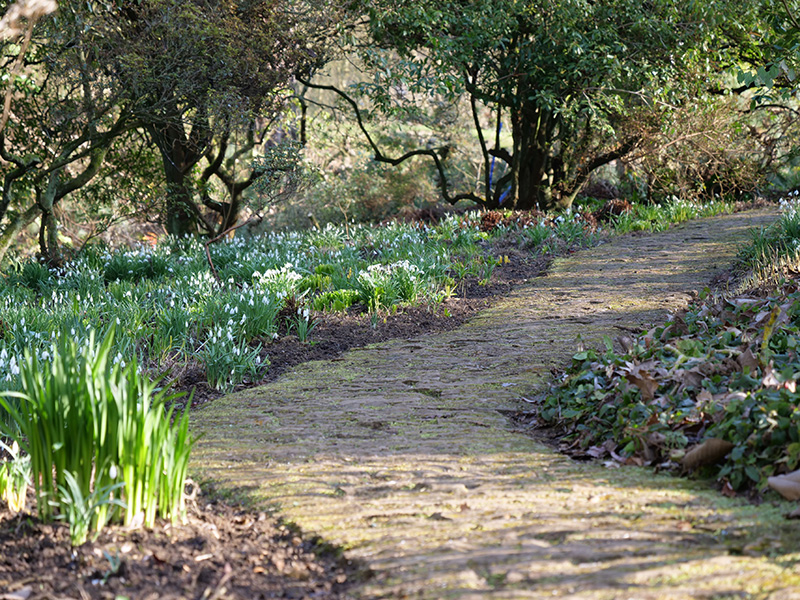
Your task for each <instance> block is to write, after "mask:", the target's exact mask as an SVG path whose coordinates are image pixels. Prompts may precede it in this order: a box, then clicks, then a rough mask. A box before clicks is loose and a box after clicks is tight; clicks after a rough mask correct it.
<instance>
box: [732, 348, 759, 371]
mask: <svg viewBox="0 0 800 600" xmlns="http://www.w3.org/2000/svg"><path fill="white" fill-rule="evenodd" d="M736 362H738V363H739V364H740V365H741V367H742V370H744V369H750V371H751V372H754V371H755V370H756V369H757V368H758V359H757V358H756V356H755V354H753V351H752V350H750V347H749V346H748V347H747V349H746V350H745V351H744V352H742V353H741V354H739V356H737V357H736Z"/></svg>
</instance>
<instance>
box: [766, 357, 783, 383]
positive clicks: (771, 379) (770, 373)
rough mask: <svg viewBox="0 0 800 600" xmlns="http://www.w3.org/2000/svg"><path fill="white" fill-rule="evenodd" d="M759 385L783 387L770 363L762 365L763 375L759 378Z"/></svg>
mask: <svg viewBox="0 0 800 600" xmlns="http://www.w3.org/2000/svg"><path fill="white" fill-rule="evenodd" d="M761 385H763V386H764V387H768V388H780V387H783V382H782V381H779V380H778V378H777V377H776V376H775V371H774V370H773V368H772V363H770V364H768V365H767V366H766V367H764V377H762V378H761Z"/></svg>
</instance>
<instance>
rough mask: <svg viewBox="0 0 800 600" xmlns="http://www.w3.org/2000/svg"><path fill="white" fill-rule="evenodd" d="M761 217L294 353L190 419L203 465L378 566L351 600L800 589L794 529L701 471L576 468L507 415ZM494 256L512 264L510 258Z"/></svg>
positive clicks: (783, 594)
mask: <svg viewBox="0 0 800 600" xmlns="http://www.w3.org/2000/svg"><path fill="white" fill-rule="evenodd" d="M771 218H774V211H772V212H770V211H768V210H766V211H765V210H761V211H754V212H745V213H738V214H734V215H729V216H722V217H715V218H711V219H705V220H701V221H694V222H691V223H688V224H685V225H683V226H680V227H675V228H673V229H671V230H670V231H668V232H665V233H660V234H657V235H640V236H626V237H622V238H618V239H615V240H613V241H611V242H610V243H607V244H603V245H601V246H598V247H595V248H592V249H589V250H585V251H581V252H579V253H576V254H574V255H572V256H569V257H566V258H562V259H558V260H556V261H555V263H554V265H553V266H552V269H551V270H550V272H549V274H548V275H547V276H546V277H541V278H537V279H535V280H531V281H530V282H529V283H528V284H527V285H525V286H522V287H520V288H518V289H517V290H516V291H514V292H513V293H512V294H511V295H509V296H508V297H506V298H504V299H502V300H500V301H499V302H497V303H496V304H494V305H493V306H492V307H491V308H489V309H487V310H485V311H483V312H482V313H480V314H479V315H478V316H477V317H476V318H474V319H472V320H471V321H470V322H469V323H468V324H466V325H465V326H463V327H460V328H458V329H456V330H454V331H451V332H446V333H441V334H436V335H423V336H419V337H416V338H414V339H408V340H398V341H394V342H389V343H383V344H379V345H375V346H370V347H367V348H364V349H359V350H355V351H351V352H349V353H347V354H345V355H344V356H343V357H342V358H341V359H338V360H334V361H324V362H312V363H306V364H303V365H300V366H298V367H296V368H294V369H293V370H292V371H290V372H288V373H287V374H285V375H284V376H283V377H281V378H280V379H278V380H276V381H274V382H272V383H270V384H268V385H265V386H262V387H259V388H255V389H250V390H247V391H244V392H242V393H238V394H234V395H230V396H227V397H225V398H222V399H220V400H217V401H215V402H213V403H211V404H210V405H209V406H207V407H205V408H203V409H202V410H199V411H197V412H196V413H195V414H193V415H192V427H193V430H194V432H195V433H200V432H202V433H203V434H204V437H203V438H202V439H201V441H200V442H199V443H198V444H197V446H196V447H195V451H194V455H193V459H192V460H193V465H192V467H193V470H194V473H195V474H196V475H199V476H200V477H201V478H204V479H210V480H212V481H214V483H215V485H216V486H217V487H219V488H221V489H223V490H225V489H227V490H231V492H232V493H235V494H238V495H240V496H241V497H244V498H247V499H248V500H249V501H251V502H252V503H254V504H255V505H256V506H259V507H262V508H274V509H275V510H276V511H277V513H278V514H279V515H281V516H283V517H284V518H286V519H287V520H289V521H292V522H294V523H295V524H297V525H298V526H299V527H301V528H302V530H303V531H305V532H307V533H315V534H319V535H320V536H322V538H324V539H325V540H327V541H329V542H332V543H333V544H337V545H340V546H341V547H342V548H343V549H344V551H345V555H346V556H347V557H349V558H352V559H357V560H358V561H360V562H361V563H362V564H364V565H365V566H366V567H367V568H368V569H369V570H370V571H372V572H373V576H372V577H369V578H366V577H365V578H364V581H363V582H361V583H359V584H358V585H357V586H355V588H354V589H353V591H352V594H353V596H354V597H356V598H407V597H408V598H428V599H443V598H459V599H492V600H493V599H500V598H503V599H506V598H515V599H516V598H520V599H523V598H552V597H560V598H575V599H578V598H580V599H605V598H609V599H610V598H614V599H616V598H620V599H622V598H625V599H628V598H630V599H633V598H636V599H645V598H648V599H649V598H653V599H655V598H670V599H679V598H719V599H721V598H769V599H770V600H779V599H789V598H798V599H800V566H798V565H797V564H796V562H797V561H798V560H800V542H798V540H800V525H798V522H797V521H785V520H783V519H782V517H781V514H782V513H785V512H788V511H789V510H790V509H791V508H792V507H791V506H789V505H786V504H784V505H775V506H773V505H768V504H764V505H761V506H760V507H754V506H750V505H747V504H746V503H744V502H741V501H736V500H729V499H726V498H723V497H722V496H721V495H719V494H718V493H717V492H715V491H713V490H711V489H710V488H709V487H708V486H707V485H705V484H703V483H701V482H692V481H687V480H682V479H678V478H675V477H670V476H662V475H654V474H653V473H652V472H651V471H649V470H645V469H638V468H634V467H627V468H620V469H609V468H605V467H603V466H602V465H599V464H592V463H577V462H574V461H571V460H570V459H568V458H566V457H564V456H562V455H560V454H558V453H557V452H555V451H554V450H552V449H551V448H549V447H547V446H545V445H543V444H541V443H539V442H537V441H536V440H535V439H533V438H531V437H529V436H528V435H525V434H522V433H521V432H519V431H515V430H514V428H513V426H512V425H511V424H510V422H509V420H508V419H507V417H506V416H505V415H506V414H508V413H509V412H513V411H517V410H519V409H520V408H521V405H522V406H524V404H525V403H523V402H521V400H520V397H522V396H524V397H531V396H534V395H536V394H537V392H538V391H540V390H542V389H544V386H545V385H546V383H547V380H548V376H549V374H550V369H551V368H552V367H561V366H563V365H565V364H567V363H568V361H569V360H570V357H571V356H572V354H574V352H575V351H576V339H577V338H578V336H580V338H581V339H582V340H583V343H584V344H585V345H587V346H597V345H600V346H601V345H602V343H601V341H600V340H601V339H602V336H603V335H609V336H611V338H612V339H613V338H616V337H617V336H618V335H620V333H622V331H625V330H626V328H637V327H640V326H646V325H649V324H654V323H658V322H662V321H663V320H664V318H665V317H666V315H667V313H668V311H674V310H676V309H679V308H681V307H683V306H685V305H686V304H687V302H688V301H689V300H690V295H689V292H690V291H691V290H693V289H694V290H699V289H702V288H703V287H704V286H706V285H707V284H708V283H710V282H711V281H712V279H713V278H714V276H715V275H718V274H720V273H722V272H723V271H724V269H725V267H726V266H727V265H728V264H729V263H730V261H731V259H732V258H733V255H734V253H735V247H736V244H737V243H738V242H743V241H745V240H746V239H747V238H748V235H747V230H748V229H749V228H751V227H759V226H763V225H765V224H766V223H768V222H769V220H770V219H771ZM498 268H501V267H498Z"/></svg>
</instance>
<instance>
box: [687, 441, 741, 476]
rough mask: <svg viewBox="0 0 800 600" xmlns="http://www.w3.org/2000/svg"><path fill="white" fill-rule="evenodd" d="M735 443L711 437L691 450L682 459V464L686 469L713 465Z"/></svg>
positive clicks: (731, 448)
mask: <svg viewBox="0 0 800 600" xmlns="http://www.w3.org/2000/svg"><path fill="white" fill-rule="evenodd" d="M733 447H734V446H733V444H731V443H730V442H727V441H725V440H720V439H718V438H709V439H707V440H706V441H705V442H703V443H702V444H699V445H697V446H695V447H694V448H692V449H691V450H689V451H688V452H687V453H686V456H684V457H683V460H681V465H683V467H684V468H685V469H689V470H694V469H696V468H698V467H703V466H705V465H713V464H714V463H716V462H719V461H720V460H722V459H723V458H725V455H726V454H728V452H730V451H731V450H733Z"/></svg>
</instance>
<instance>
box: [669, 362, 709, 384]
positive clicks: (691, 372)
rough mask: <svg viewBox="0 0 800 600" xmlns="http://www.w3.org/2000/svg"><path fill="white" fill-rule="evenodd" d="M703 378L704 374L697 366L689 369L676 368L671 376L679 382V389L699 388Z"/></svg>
mask: <svg viewBox="0 0 800 600" xmlns="http://www.w3.org/2000/svg"><path fill="white" fill-rule="evenodd" d="M705 378H706V377H705V375H703V373H701V372H700V369H699V367H692V368H691V369H678V370H677V371H675V374H674V376H673V379H675V380H676V381H678V382H679V383H680V384H681V387H680V389H681V390H683V389H684V388H687V387H694V388H699V387H700V386H701V385H702V383H703V380H704V379H705Z"/></svg>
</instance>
